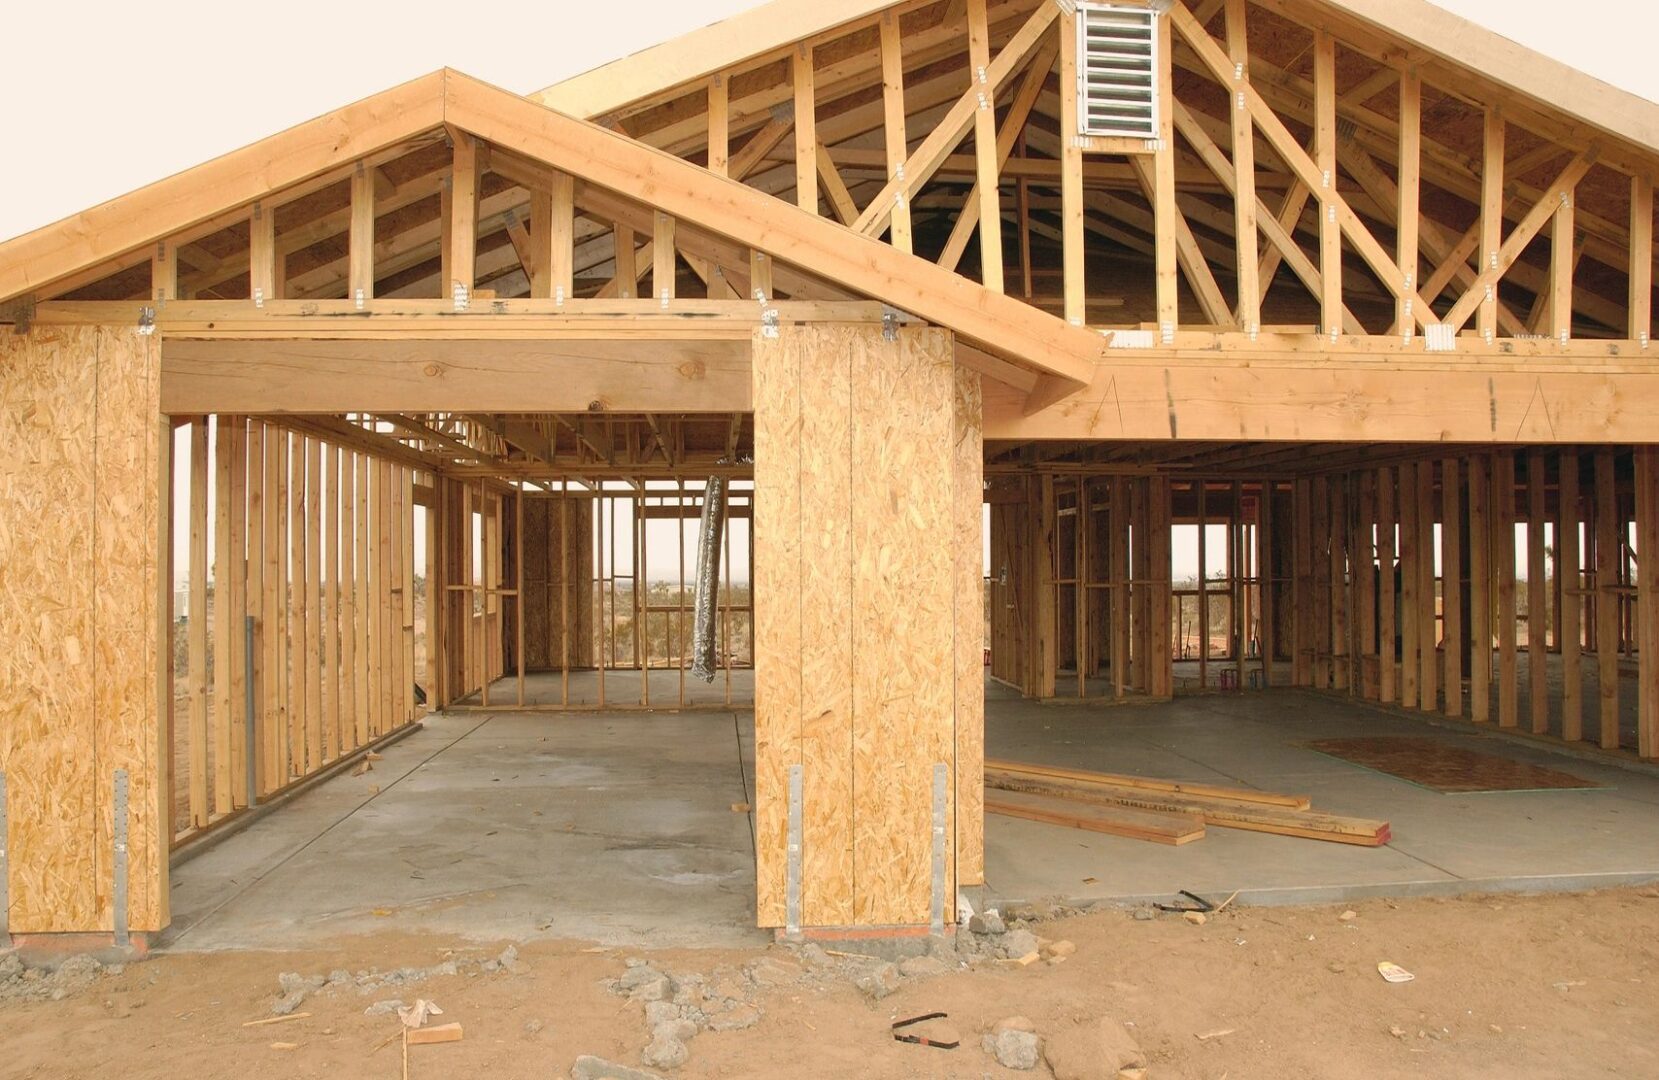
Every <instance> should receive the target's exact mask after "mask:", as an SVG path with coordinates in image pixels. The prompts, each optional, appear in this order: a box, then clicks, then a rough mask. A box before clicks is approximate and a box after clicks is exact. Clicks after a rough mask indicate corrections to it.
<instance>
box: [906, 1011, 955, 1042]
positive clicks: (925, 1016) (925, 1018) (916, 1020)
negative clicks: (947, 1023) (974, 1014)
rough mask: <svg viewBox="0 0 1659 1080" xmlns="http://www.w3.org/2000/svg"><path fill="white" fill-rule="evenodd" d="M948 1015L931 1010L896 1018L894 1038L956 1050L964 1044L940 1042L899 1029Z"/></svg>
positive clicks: (941, 1018)
mask: <svg viewBox="0 0 1659 1080" xmlns="http://www.w3.org/2000/svg"><path fill="white" fill-rule="evenodd" d="M948 1015H949V1014H948V1013H942V1012H930V1013H923V1014H922V1015H920V1016H912V1017H911V1018H910V1019H908V1020H895V1021H893V1040H894V1041H895V1042H902V1043H914V1044H915V1045H917V1046H931V1047H934V1048H936V1049H939V1050H955V1049H956V1048H957V1047H958V1046H961V1045H962V1044H961V1043H960V1042H939V1041H937V1040H934V1039H930V1038H928V1037H927V1036H926V1035H906V1034H904V1033H903V1032H901V1031H900V1030H899V1029H900V1028H907V1027H909V1026H911V1025H912V1024H920V1023H923V1022H925V1021H928V1020H943V1019H944V1018H945V1017H946V1016H948Z"/></svg>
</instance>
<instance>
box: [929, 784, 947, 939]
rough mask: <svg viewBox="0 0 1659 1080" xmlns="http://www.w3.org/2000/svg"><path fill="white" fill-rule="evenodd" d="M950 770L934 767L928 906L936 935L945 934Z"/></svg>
mask: <svg viewBox="0 0 1659 1080" xmlns="http://www.w3.org/2000/svg"><path fill="white" fill-rule="evenodd" d="M949 782H950V770H949V769H947V768H946V767H945V766H944V765H943V764H939V765H935V766H933V895H932V899H931V902H930V903H929V905H928V911H929V913H930V922H931V925H932V929H933V932H934V933H935V934H942V933H944V932H945V819H946V816H947V810H948V809H949V807H948V805H947V802H948V800H947V798H946V791H947V785H948V784H949Z"/></svg>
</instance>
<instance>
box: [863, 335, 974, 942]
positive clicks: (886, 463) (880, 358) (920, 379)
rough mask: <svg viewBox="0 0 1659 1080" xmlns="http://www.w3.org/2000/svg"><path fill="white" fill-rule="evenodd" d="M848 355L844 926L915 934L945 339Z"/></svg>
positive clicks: (940, 609)
mask: <svg viewBox="0 0 1659 1080" xmlns="http://www.w3.org/2000/svg"><path fill="white" fill-rule="evenodd" d="M854 344H855V351H854V353H853V368H852V373H853V383H854V385H856V386H858V387H859V388H860V390H861V393H860V395H859V398H858V400H857V401H856V402H855V405H854V410H853V439H852V454H853V458H854V460H855V461H856V462H857V463H858V466H859V468H860V470H861V472H862V474H863V476H864V483H863V484H861V485H860V486H859V488H858V489H857V490H856V491H855V492H854V501H853V560H854V566H853V641H854V650H855V656H856V658H857V660H856V662H855V665H854V672H853V723H854V740H853V771H854V774H855V777H856V780H855V783H854V789H853V818H854V829H855V840H854V845H855V850H854V864H855V865H854V873H855V878H856V891H855V894H854V914H855V919H856V921H857V922H859V923H861V924H867V925H869V924H873V925H889V924H907V923H908V924H915V923H924V922H927V921H928V916H929V911H928V906H929V897H930V889H931V878H930V863H931V845H930V837H931V833H932V829H931V812H932V805H931V804H932V772H933V766H934V765H935V764H937V763H941V762H947V761H949V756H948V755H950V754H951V753H952V751H953V747H952V745H951V744H952V742H953V738H954V735H953V732H952V727H953V720H954V717H953V715H952V714H953V708H952V698H953V682H954V680H953V678H952V677H951V675H950V673H951V672H952V670H953V661H952V645H951V630H952V620H951V616H952V590H951V583H952V561H953V560H952V557H951V553H950V550H949V548H948V546H947V545H945V544H941V543H940V542H939V540H940V538H941V537H945V536H949V535H951V533H950V508H951V495H950V490H951V465H952V462H951V426H952V401H953V397H954V374H953V371H954V367H953V365H954V358H953V353H952V347H951V346H952V343H951V339H950V337H949V335H947V334H942V333H938V332H934V331H929V330H912V329H908V328H907V329H904V330H901V331H900V333H899V340H898V342H896V343H892V344H888V343H884V342H882V341H881V337H880V331H879V329H877V328H873V327H872V328H866V329H861V330H859V331H858V332H857V333H856V334H855V335H854ZM860 346H862V347H860ZM947 809H948V808H947ZM950 906H951V907H954V904H951V905H950Z"/></svg>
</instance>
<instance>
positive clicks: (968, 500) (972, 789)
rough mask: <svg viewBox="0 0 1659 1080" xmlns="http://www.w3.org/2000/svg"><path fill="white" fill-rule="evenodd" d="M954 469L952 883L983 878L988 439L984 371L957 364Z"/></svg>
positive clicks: (982, 880) (979, 881)
mask: <svg viewBox="0 0 1659 1080" xmlns="http://www.w3.org/2000/svg"><path fill="white" fill-rule="evenodd" d="M955 381H956V395H955V410H954V416H953V421H952V424H953V427H952V434H951V437H952V440H953V444H954V453H953V455H952V477H951V497H952V507H951V521H952V524H953V526H954V529H953V531H954V541H953V544H952V549H951V550H952V552H953V555H954V560H955V567H956V580H955V586H954V588H955V591H956V619H955V623H954V629H955V638H956V688H955V692H956V860H955V863H954V867H955V882H954V883H953V887H952V894H953V895H954V891H955V890H954V884H956V883H959V884H962V885H983V884H984V883H985V786H984V782H983V781H984V774H985V632H984V628H985V590H984V573H985V570H984V563H983V555H982V554H981V553H982V552H983V551H984V536H983V529H984V521H985V517H984V464H985V452H984V440H983V438H982V435H981V420H982V414H981V407H982V396H981V390H980V380H979V373H978V372H976V371H973V370H971V369H969V368H965V367H960V366H958V367H957V368H956V380H955Z"/></svg>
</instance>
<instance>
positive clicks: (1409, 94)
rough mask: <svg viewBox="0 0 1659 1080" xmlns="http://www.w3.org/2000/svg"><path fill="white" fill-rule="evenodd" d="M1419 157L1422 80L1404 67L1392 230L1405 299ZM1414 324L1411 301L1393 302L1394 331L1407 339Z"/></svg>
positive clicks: (1412, 280) (1413, 269)
mask: <svg viewBox="0 0 1659 1080" xmlns="http://www.w3.org/2000/svg"><path fill="white" fill-rule="evenodd" d="M1422 154H1423V79H1422V76H1421V75H1419V74H1418V72H1417V69H1416V68H1415V67H1408V68H1407V69H1406V70H1405V71H1404V72H1402V73H1401V75H1400V161H1399V184H1398V187H1397V188H1396V191H1397V195H1398V199H1399V206H1398V208H1397V210H1396V212H1395V215H1394V220H1395V222H1396V223H1397V224H1398V226H1399V227H1398V229H1397V230H1396V237H1397V244H1396V259H1395V262H1396V263H1397V264H1398V265H1399V267H1400V270H1401V271H1402V272H1403V273H1404V274H1405V284H1406V288H1405V293H1406V295H1407V296H1410V295H1412V293H1414V292H1415V291H1417V289H1418V278H1417V271H1418V267H1417V263H1418V239H1417V236H1418V226H1419V203H1420V201H1421V193H1422V184H1421V181H1422V173H1423V161H1422ZM1430 299H1433V298H1432V297H1430ZM1415 323H1416V319H1415V317H1414V315H1413V313H1412V311H1411V301H1410V300H1406V299H1400V300H1397V301H1395V309H1394V330H1395V331H1396V332H1397V333H1401V334H1406V335H1409V334H1411V332H1412V330H1413V328H1414V326H1415Z"/></svg>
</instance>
